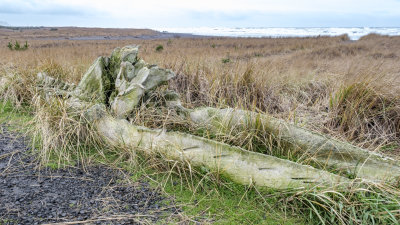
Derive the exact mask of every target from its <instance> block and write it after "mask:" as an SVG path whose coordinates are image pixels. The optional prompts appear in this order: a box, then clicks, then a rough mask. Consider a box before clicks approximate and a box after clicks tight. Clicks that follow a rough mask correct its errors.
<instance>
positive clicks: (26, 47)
mask: <svg viewBox="0 0 400 225" xmlns="http://www.w3.org/2000/svg"><path fill="white" fill-rule="evenodd" d="M7 47H8V48H9V49H10V50H17V51H20V50H26V49H28V48H29V45H28V42H27V41H25V44H24V46H22V47H21V44H20V43H19V42H18V41H15V44H14V46H13V44H12V43H11V42H8V44H7Z"/></svg>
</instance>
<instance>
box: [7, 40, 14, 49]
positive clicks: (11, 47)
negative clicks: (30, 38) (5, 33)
mask: <svg viewBox="0 0 400 225" xmlns="http://www.w3.org/2000/svg"><path fill="white" fill-rule="evenodd" d="M7 47H8V48H9V49H10V50H13V45H12V44H11V42H8V45H7Z"/></svg>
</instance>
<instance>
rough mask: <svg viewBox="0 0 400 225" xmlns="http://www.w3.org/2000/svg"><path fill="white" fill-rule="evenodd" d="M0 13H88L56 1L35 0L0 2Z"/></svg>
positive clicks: (79, 14)
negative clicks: (48, 2) (45, 2)
mask: <svg viewBox="0 0 400 225" xmlns="http://www.w3.org/2000/svg"><path fill="white" fill-rule="evenodd" d="M0 14H31V15H32V14H40V15H75V16H81V15H88V14H92V13H91V11H90V10H88V9H79V8H74V7H71V6H66V5H62V4H58V3H50V4H43V3H40V2H37V1H32V0H31V1H19V0H16V1H13V2H7V1H6V2H0Z"/></svg>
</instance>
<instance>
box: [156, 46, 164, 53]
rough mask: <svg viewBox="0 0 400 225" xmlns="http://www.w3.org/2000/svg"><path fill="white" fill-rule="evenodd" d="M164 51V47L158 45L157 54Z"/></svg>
mask: <svg viewBox="0 0 400 225" xmlns="http://www.w3.org/2000/svg"><path fill="white" fill-rule="evenodd" d="M162 50H164V46H162V45H158V46H157V47H156V52H161V51H162Z"/></svg>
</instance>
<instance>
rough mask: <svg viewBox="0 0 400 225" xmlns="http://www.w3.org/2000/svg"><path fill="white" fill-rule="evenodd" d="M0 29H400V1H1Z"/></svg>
mask: <svg viewBox="0 0 400 225" xmlns="http://www.w3.org/2000/svg"><path fill="white" fill-rule="evenodd" d="M0 25H12V26H86V27H126V28H128V27H132V28H139V27H144V28H154V27H332V26H338V27H353V26H357V27H364V26H375V27H379V26H381V27H382V26H389V27H400V0H319V1H318V0H246V1H239V0H162V1H156V0H140V1H139V0H0Z"/></svg>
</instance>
